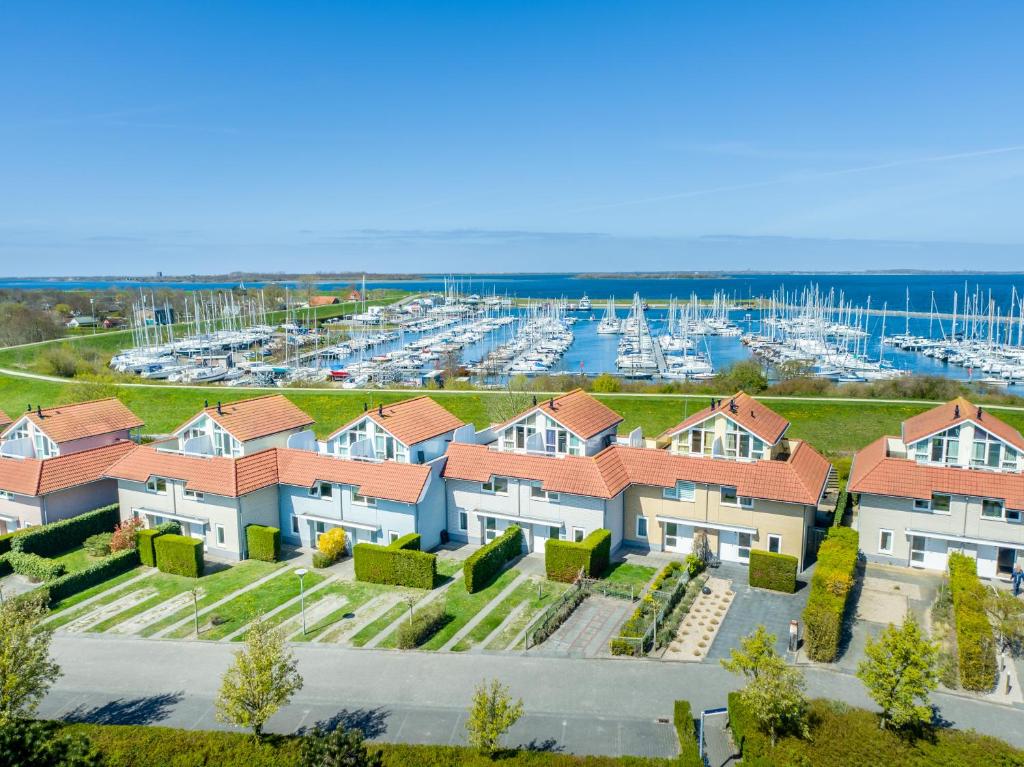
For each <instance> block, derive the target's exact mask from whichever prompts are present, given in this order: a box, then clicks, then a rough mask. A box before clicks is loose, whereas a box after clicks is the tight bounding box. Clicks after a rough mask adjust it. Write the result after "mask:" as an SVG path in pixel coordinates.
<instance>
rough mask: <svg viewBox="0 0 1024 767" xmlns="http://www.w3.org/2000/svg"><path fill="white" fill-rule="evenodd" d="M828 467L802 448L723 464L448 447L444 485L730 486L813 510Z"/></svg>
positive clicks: (601, 494) (669, 457)
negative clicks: (509, 481)
mask: <svg viewBox="0 0 1024 767" xmlns="http://www.w3.org/2000/svg"><path fill="white" fill-rule="evenodd" d="M828 472H829V462H828V461H827V460H826V459H825V458H824V457H823V456H822V455H821V454H820V453H818V452H817V451H816V450H815V449H814V448H813V447H811V446H810V445H808V444H807V443H805V442H799V443H797V444H796V448H795V449H794V451H793V453H792V454H791V455H790V457H789V459H788V460H785V461H776V460H766V461H751V462H743V461H729V460H724V459H718V458H705V457H690V456H677V455H673V454H671V453H669V452H668V451H666V450H652V449H650V448H635V447H624V446H622V445H613V446H611V447H609V448H606V449H605V450H603V451H601V452H600V453H599V454H598V455H596V456H593V457H589V458H584V457H574V456H566V457H564V458H558V457H554V456H541V455H527V454H523V453H512V452H503V451H498V450H492V449H490V448H488V447H487V446H485V445H467V444H453V445H450V446H449V447H448V463H447V465H446V466H445V469H444V476H445V478H446V479H463V480H468V481H471V482H486V481H487V480H489V479H490V478H491V477H492V476H500V477H514V478H517V479H525V480H532V481H537V482H541V483H542V485H543V487H544V489H545V490H550V491H553V492H562V493H571V494H575V495H587V496H592V497H595V498H613V497H615V496H616V495H618V494H619V493H620V492H622V491H623V490H624V489H625V488H626V487H628V486H629V485H653V486H657V487H672V486H674V485H675V483H676V482H677V481H690V482H698V483H701V484H709V485H732V486H735V487H736V488H737V492H738V493H739V494H740V495H744V496H750V497H752V498H764V499H767V500H774V501H781V502H783V503H799V504H808V505H813V504H817V502H818V500H819V498H820V497H821V492H822V489H823V488H824V486H825V481H826V479H827V478H828Z"/></svg>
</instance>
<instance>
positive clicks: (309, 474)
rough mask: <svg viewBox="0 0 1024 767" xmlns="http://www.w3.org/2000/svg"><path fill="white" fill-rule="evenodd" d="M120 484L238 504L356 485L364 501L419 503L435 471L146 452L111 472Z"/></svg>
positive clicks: (295, 454)
mask: <svg viewBox="0 0 1024 767" xmlns="http://www.w3.org/2000/svg"><path fill="white" fill-rule="evenodd" d="M107 475H108V476H111V477H114V478H116V479H124V480H131V481H133V482H145V481H147V480H148V479H149V478H150V477H152V476H157V477H165V478H167V479H176V480H184V482H185V487H186V488H188V489H189V490H195V491H196V492H201V493H210V494H212V495H222V496H226V497H228V498H237V497H239V496H243V495H247V494H249V493H252V492H254V491H256V490H260V489H262V488H264V487H270V486H271V485H276V484H279V483H280V484H284V485H297V486H299V487H311V486H312V485H313V483H314V482H317V481H324V482H337V483H340V484H346V485H355V486H356V487H357V488H358V489H359V492H360V493H361V494H363V495H368V496H372V497H374V498H383V499H385V500H392V501H398V502H400V503H416V502H418V501H419V497H420V495H421V494H422V492H423V488H424V486H425V485H426V482H427V478H428V477H429V476H430V467H428V466H422V465H418V464H408V463H396V462H395V461H385V462H380V463H374V462H368V461H351V460H347V459H343V458H335V457H333V456H326V455H321V454H318V453H313V452H309V451H305V450H294V449H289V448H269V449H267V450H261V451H260V452H258V453H253V454H252V455H246V456H242V457H241V458H225V457H219V456H218V457H202V456H193V455H182V454H180V453H174V452H165V451H161V450H157V449H155V448H154V447H148V446H147V447H143V448H140V449H139V450H137V451H136V452H135V453H133V454H132V455H129V456H127V457H125V458H124V459H123V460H121V461H119V462H117V463H116V464H115V465H114V466H112V467H111V468H110V470H109V471H108V472H107Z"/></svg>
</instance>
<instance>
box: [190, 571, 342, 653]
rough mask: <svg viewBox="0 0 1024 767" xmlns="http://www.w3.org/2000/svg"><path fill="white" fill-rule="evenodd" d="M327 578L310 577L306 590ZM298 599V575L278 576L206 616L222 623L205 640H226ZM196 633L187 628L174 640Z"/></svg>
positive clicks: (209, 632)
mask: <svg viewBox="0 0 1024 767" xmlns="http://www.w3.org/2000/svg"><path fill="white" fill-rule="evenodd" d="M325 577H326V576H324V575H321V574H320V573H314V572H310V573H308V574H307V575H306V577H305V586H306V588H307V589H310V588H312V587H313V586H315V585H316V584H318V583H320V581H322V580H323V579H324V578H325ZM297 596H299V578H298V576H297V575H295V573H294V571H292V572H290V573H285V574H284V575H279V576H278V577H277V578H273V579H272V580H270V581H268V582H267V583H264V584H263V585H262V586H260V587H259V588H256V589H252V590H251V591H247V592H245V593H244V594H241V595H239V596H237V597H235V598H234V599H232V600H231V601H230V602H226V603H225V604H222V605H221V606H220V607H218V608H217V609H216V610H214V611H213V612H212V613H208V614H207V615H206V616H205V618H206V620H207V621H210V620H212V619H213V617H214V616H217V617H218V618H219V619H220V620H219V621H218V623H217V625H215V626H211V627H209V628H207V629H204V630H203V632H202V638H203V639H220V638H222V637H226V636H227V635H228V634H230V633H231V632H232V631H234V630H236V629H238V628H241V627H242V626H244V625H245V624H246V623H248V622H249V621H251V620H252V619H253V618H254V617H256V615H258V614H259V613H267V612H270V611H271V610H273V609H274V608H275V607H277V606H278V605H281V604H284V603H285V602H287V601H288V600H289V599H292V598H294V597H297ZM200 625H202V619H200ZM193 631H194V627H193V626H191V625H188V624H187V625H185V626H182V627H181V628H179V629H177V630H176V631H172V632H171V636H172V637H175V638H177V639H181V638H183V637H187V636H190V635H191V634H192V632H193Z"/></svg>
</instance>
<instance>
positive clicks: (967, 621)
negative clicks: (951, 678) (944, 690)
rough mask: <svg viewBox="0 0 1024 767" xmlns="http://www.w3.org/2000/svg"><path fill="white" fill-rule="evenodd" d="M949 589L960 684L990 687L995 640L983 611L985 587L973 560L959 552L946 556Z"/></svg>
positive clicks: (994, 669) (980, 688)
mask: <svg viewBox="0 0 1024 767" xmlns="http://www.w3.org/2000/svg"><path fill="white" fill-rule="evenodd" d="M949 588H950V591H951V592H952V595H953V615H954V616H955V618H956V649H957V655H958V659H959V661H960V663H959V665H960V686H961V687H963V688H964V689H965V690H986V691H987V690H991V689H992V688H993V687H995V684H996V643H995V638H994V637H993V636H992V624H990V623H989V620H988V616H987V615H986V614H985V600H986V596H987V593H986V589H985V586H984V585H983V584H982V582H981V581H980V580H978V574H977V569H976V563H975V561H974V560H973V559H971V558H970V557H968V556H965V555H963V554H961V553H960V552H953V553H952V554H950V555H949Z"/></svg>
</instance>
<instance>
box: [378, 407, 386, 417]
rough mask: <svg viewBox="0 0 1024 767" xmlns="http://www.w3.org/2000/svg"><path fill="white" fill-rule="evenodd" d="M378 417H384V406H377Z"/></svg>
mask: <svg viewBox="0 0 1024 767" xmlns="http://www.w3.org/2000/svg"><path fill="white" fill-rule="evenodd" d="M377 415H379V416H381V417H383V416H384V406H383V405H377Z"/></svg>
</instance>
